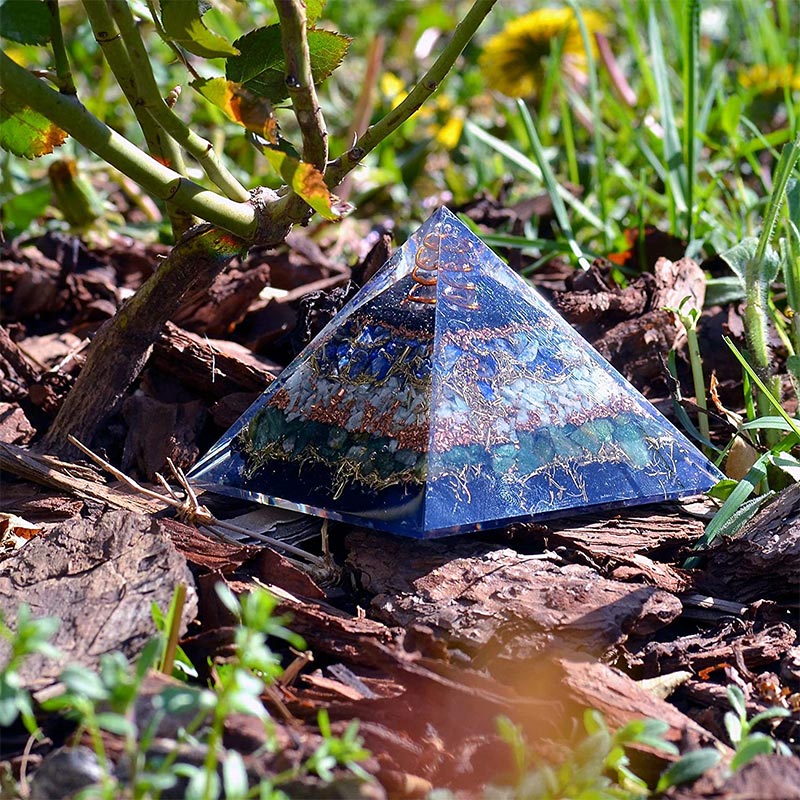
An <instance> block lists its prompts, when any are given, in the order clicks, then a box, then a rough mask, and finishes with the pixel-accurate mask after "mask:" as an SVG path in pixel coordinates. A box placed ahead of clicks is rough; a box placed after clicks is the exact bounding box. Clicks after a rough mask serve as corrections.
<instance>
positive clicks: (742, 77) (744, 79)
mask: <svg viewBox="0 0 800 800" xmlns="http://www.w3.org/2000/svg"><path fill="white" fill-rule="evenodd" d="M739 83H740V84H741V85H742V86H744V88H745V89H755V90H756V91H757V92H759V93H760V94H775V93H778V92H780V93H783V90H784V88H785V87H788V88H789V89H790V90H791V91H797V90H798V89H800V72H798V71H797V70H796V69H795V68H794V67H793V66H791V65H790V64H785V65H784V66H782V67H768V66H767V65H766V64H756V65H755V66H753V67H749V68H748V69H746V70H744V72H740V73H739Z"/></svg>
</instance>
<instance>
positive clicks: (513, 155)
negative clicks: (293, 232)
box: [0, 0, 800, 256]
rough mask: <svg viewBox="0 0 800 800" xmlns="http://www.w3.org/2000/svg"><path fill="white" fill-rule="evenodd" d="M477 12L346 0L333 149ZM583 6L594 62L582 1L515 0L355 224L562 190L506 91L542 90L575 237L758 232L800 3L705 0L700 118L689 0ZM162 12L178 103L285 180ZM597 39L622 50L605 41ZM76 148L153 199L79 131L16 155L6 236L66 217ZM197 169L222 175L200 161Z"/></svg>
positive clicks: (538, 105) (547, 151) (403, 220)
mask: <svg viewBox="0 0 800 800" xmlns="http://www.w3.org/2000/svg"><path fill="white" fill-rule="evenodd" d="M133 6H134V10H135V12H136V14H137V16H140V17H141V18H142V19H145V20H146V19H147V17H148V16H149V13H148V10H147V6H146V4H145V3H144V2H139V0H135V2H134V3H133ZM468 7H469V3H468V2H465V1H464V2H462V0H439V1H438V2H432V1H431V0H393V1H392V2H391V3H385V2H379V0H372V1H368V0H359V2H352V0H329V2H328V3H327V5H326V7H325V9H324V11H323V16H322V18H321V19H320V20H319V22H318V26H319V27H323V28H326V27H327V28H330V29H332V30H337V31H339V32H341V33H343V34H346V35H349V36H351V37H352V38H353V41H352V44H351V47H350V51H349V53H348V55H347V57H346V59H345V61H344V64H343V65H342V67H341V68H340V69H338V70H337V71H336V72H335V73H334V74H333V75H332V77H331V78H330V79H328V81H327V82H326V83H325V86H324V87H323V89H322V91H321V101H322V104H323V109H324V112H325V117H326V120H327V124H328V129H329V132H330V134H331V154H332V157H335V156H336V155H337V154H339V153H341V152H343V151H344V150H345V149H347V147H348V146H349V145H350V144H351V143H352V140H353V135H354V132H355V131H354V128H357V129H359V130H363V129H364V127H365V126H366V125H367V124H368V123H369V122H370V121H374V120H377V119H378V118H380V117H381V116H382V115H384V114H385V113H386V112H387V111H389V110H390V109H391V108H392V106H393V105H396V104H397V103H398V102H400V100H401V99H402V97H403V96H404V93H405V92H407V91H408V90H409V89H410V88H411V87H412V86H413V84H414V81H415V80H416V79H417V78H418V77H419V76H420V75H421V74H422V73H423V72H424V70H425V69H426V68H427V67H429V66H430V64H431V63H432V62H433V60H434V59H435V57H436V54H437V52H438V49H439V48H440V46H441V38H442V37H446V36H447V35H448V34H449V32H450V31H452V29H453V27H454V26H455V24H456V23H457V21H458V19H459V18H460V16H461V15H463V14H464V13H465V11H466V9H467V8H468ZM575 8H576V9H579V14H580V17H581V20H582V22H583V25H584V27H585V29H586V30H585V32H586V34H587V35H588V39H587V41H592V46H591V52H590V53H589V54H588V58H587V54H586V52H585V50H584V48H583V47H582V40H581V36H580V30H579V26H578V23H577V21H576V17H575V13H574V11H573V7H572V6H571V5H570V4H553V5H550V4H548V5H547V6H542V5H538V4H536V5H535V4H533V3H531V2H524V1H523V0H513V1H512V0H505V1H504V2H502V3H498V5H497V6H496V7H495V9H494V10H493V12H492V13H491V14H490V16H489V18H488V20H487V23H486V24H485V25H484V27H483V29H482V30H480V31H479V34H478V36H477V37H476V39H475V40H474V41H473V42H472V43H470V45H469V46H468V48H467V50H466V51H465V53H464V54H463V56H462V57H461V59H460V60H459V62H458V64H457V68H456V69H455V70H454V71H453V72H452V73H451V74H450V75H449V77H448V79H447V80H446V81H445V82H444V84H443V85H442V87H441V88H440V89H439V91H438V92H437V94H436V95H435V96H434V97H433V99H432V101H431V102H430V103H429V104H427V105H426V106H425V107H423V108H422V109H421V110H420V111H419V112H418V113H417V114H416V115H415V116H414V117H413V118H412V119H411V120H409V121H408V122H407V123H406V124H405V125H404V126H403V128H402V129H401V130H400V132H399V133H398V134H397V135H395V136H394V137H392V138H390V139H389V140H387V141H386V142H384V143H383V144H382V145H381V146H379V147H378V148H377V150H376V151H375V152H374V153H372V154H371V155H370V156H369V157H368V158H367V159H366V162H365V164H364V165H363V166H362V167H360V168H359V169H358V170H357V171H356V172H355V173H354V174H353V175H352V176H351V177H350V178H348V180H347V181H346V182H345V184H344V185H343V186H342V187H340V194H342V195H343V196H345V198H346V199H348V200H350V202H352V203H353V204H354V205H355V207H356V210H355V213H354V219H356V220H358V219H362V220H372V221H375V220H376V217H377V218H379V219H380V218H386V219H391V220H392V221H393V223H394V224H395V226H396V234H397V238H398V240H400V241H402V239H404V238H405V234H406V233H407V232H408V231H409V230H411V229H413V227H415V226H416V225H417V224H418V222H419V221H420V220H421V219H423V218H424V217H425V216H427V214H428V213H429V210H430V209H432V208H433V207H435V206H437V205H439V204H441V203H448V204H450V205H451V206H456V207H457V206H460V205H462V204H465V203H467V202H469V201H471V200H473V199H474V198H475V197H477V196H479V195H481V194H482V193H486V194H487V195H490V196H492V197H500V198H501V199H502V201H503V202H504V203H507V204H509V205H512V204H514V203H515V202H518V201H520V200H523V199H525V198H530V197H532V196H536V195H538V194H541V193H542V192H544V191H545V184H544V181H543V179H542V177H541V175H540V172H541V170H539V169H537V168H536V166H535V165H534V166H533V168H532V166H531V162H537V159H536V158H535V154H534V153H533V152H532V151H531V144H530V142H529V137H528V135H527V134H526V129H525V124H524V120H523V118H522V117H521V115H520V113H519V109H518V108H517V106H516V105H515V104H514V102H513V101H512V100H511V99H510V98H509V97H508V96H506V95H505V94H503V93H501V91H498V90H503V91H505V92H507V93H508V94H515V93H516V94H522V95H523V96H524V97H525V100H526V104H527V108H528V109H529V111H530V113H531V115H532V118H533V120H534V121H535V125H536V130H537V131H538V136H539V139H540V144H541V148H542V154H543V156H544V159H545V160H546V162H547V165H548V166H549V167H550V168H551V169H552V172H553V174H554V176H555V178H556V180H557V181H558V183H559V184H560V185H562V186H565V187H569V192H568V194H571V195H572V196H574V197H575V198H578V200H579V204H578V205H575V204H574V203H570V205H571V208H570V212H569V217H570V225H571V228H572V230H571V231H569V233H570V234H571V235H572V236H574V238H575V240H576V241H577V242H578V243H579V244H580V247H581V248H583V249H584V250H585V251H586V252H588V253H602V254H608V253H610V252H613V251H617V250H625V249H627V248H628V247H629V243H630V234H628V236H627V237H626V231H636V230H640V229H642V228H643V227H644V226H646V225H654V226H657V227H659V228H661V229H662V230H665V231H669V232H671V233H673V234H674V235H676V236H678V237H682V238H686V237H687V235H688V234H691V238H692V240H693V241H692V242H690V243H689V250H690V252H696V253H703V254H705V255H713V254H714V253H719V252H722V251H724V250H725V249H727V248H729V247H731V246H732V245H733V244H735V243H736V242H738V241H740V240H741V239H742V238H744V237H745V236H747V235H753V234H757V233H758V229H759V225H760V218H761V215H762V213H763V210H764V203H765V198H766V197H767V196H768V194H769V191H770V188H771V184H770V180H771V179H770V176H771V171H772V167H773V166H774V162H775V160H776V158H777V155H778V152H779V150H780V147H781V146H782V145H783V144H784V143H786V142H788V141H789V140H790V139H791V138H792V137H793V135H795V133H796V130H797V119H798V101H799V99H800V67H798V64H799V63H800V35H798V33H799V32H800V4H798V3H797V2H795V0H773V1H772V2H768V3H755V2H752V0H726V1H725V2H719V3H712V2H705V3H702V5H701V7H700V15H699V24H700V48H699V53H698V54H697V58H698V68H699V84H698V87H699V91H698V97H697V104H696V105H697V107H696V109H695V110H694V111H691V110H690V109H688V108H687V107H686V103H685V82H684V79H685V67H686V66H687V65H686V63H685V59H686V57H687V56H686V51H685V48H684V47H683V46H682V42H683V41H684V39H685V31H684V29H683V26H685V25H687V24H689V23H688V21H687V19H686V15H685V13H684V9H685V3H684V2H683V0H615V2H612V3H608V2H591V0H582V2H581V3H580V4H579V6H578V5H576V6H575ZM0 13H1V12H0ZM62 18H63V24H64V28H65V31H66V39H67V49H68V53H69V57H70V59H71V62H72V66H73V72H74V74H75V77H76V81H77V82H78V90H79V96H80V97H81V99H82V101H83V102H84V103H85V105H86V106H87V107H88V108H89V109H90V110H91V111H92V112H93V113H94V114H96V115H97V116H98V117H99V118H100V119H102V120H104V121H105V122H107V123H108V124H109V125H111V126H112V127H114V128H115V129H117V130H118V131H120V132H121V133H123V134H124V135H125V136H127V137H129V138H130V139H131V140H133V141H134V142H136V143H137V144H143V142H142V138H141V133H140V131H139V130H138V127H137V125H136V122H135V120H134V119H133V117H132V114H131V113H130V110H129V108H128V107H127V104H126V103H125V101H124V98H122V97H121V95H120V93H119V90H118V87H117V85H116V83H115V82H114V80H113V78H112V76H111V74H110V71H109V69H108V66H107V65H106V63H105V61H104V60H103V58H102V56H101V54H100V52H99V48H98V46H97V45H96V43H95V42H94V40H93V38H92V34H91V30H90V28H89V25H88V22H87V21H86V19H85V16H84V13H83V9H82V7H81V5H80V4H79V3H77V2H66V3H63V8H62ZM203 19H204V22H205V23H206V24H207V26H208V27H209V28H211V29H212V30H213V31H215V32H217V33H219V34H221V35H222V36H224V37H225V38H226V39H228V40H229V41H234V40H235V39H236V38H238V37H239V36H241V35H243V34H244V33H246V32H247V31H248V30H251V29H252V28H253V27H256V26H260V25H266V24H270V23H272V22H275V21H276V19H277V18H276V14H275V10H274V7H273V6H272V3H271V2H268V0H261V2H248V3H243V2H238V0H213V4H212V8H211V10H210V11H209V12H208V13H207V14H206V15H205V16H204V18H203ZM143 25H144V33H145V38H146V41H147V42H148V45H149V47H150V48H151V50H150V52H151V55H152V56H153V59H152V60H153V64H154V69H155V72H156V78H157V80H158V82H159V85H160V86H161V87H162V89H163V92H164V94H165V95H166V94H167V93H168V92H169V91H170V90H171V89H172V88H173V87H175V86H182V87H183V89H182V94H181V96H180V97H179V99H178V101H177V105H176V111H177V112H178V113H179V114H180V116H182V117H183V118H184V119H185V120H187V121H189V122H190V124H191V126H192V127H193V128H194V129H196V130H197V131H198V132H199V133H200V134H201V135H203V136H205V137H207V138H209V139H210V140H211V141H212V142H213V143H214V145H215V146H216V148H217V149H218V151H220V152H223V153H224V154H225V158H226V159H227V163H228V165H229V167H230V168H231V169H232V171H233V172H234V173H235V174H236V176H237V177H238V178H239V180H241V181H242V183H243V184H244V185H245V186H247V187H252V186H256V185H259V184H264V185H268V186H274V187H277V186H278V185H279V184H280V179H279V177H278V176H277V175H276V174H275V173H274V172H272V170H271V168H270V167H269V165H268V164H267V162H266V160H265V159H264V157H263V156H262V155H261V154H260V153H259V152H258V151H257V150H256V148H254V147H253V146H252V145H251V144H250V143H249V142H248V140H247V138H246V136H245V133H244V131H243V130H242V129H241V128H239V127H237V126H236V125H234V124H232V123H231V122H229V121H228V120H227V119H226V118H225V117H224V115H223V114H222V112H221V111H220V110H219V109H217V108H216V107H214V106H213V105H212V104H210V103H208V102H206V101H205V100H204V99H203V98H202V97H200V96H199V95H198V94H197V93H196V92H194V91H193V90H192V89H191V88H190V87H189V86H188V82H189V80H191V78H192V75H191V74H190V73H189V71H188V70H187V69H186V67H185V66H184V65H183V64H181V63H179V62H178V61H177V60H176V59H175V57H174V54H173V53H172V51H170V50H169V49H168V48H167V46H166V45H165V44H164V43H163V42H162V41H161V40H160V39H159V38H158V36H157V35H155V33H154V31H153V30H152V25H151V24H150V23H147V22H144V23H143ZM595 32H597V33H600V34H601V36H602V37H603V41H604V42H605V45H606V46H605V47H601V48H600V50H598V47H597V45H596V44H595V43H594V41H593V39H594V37H593V34H594V33H595ZM5 44H6V45H7V46H8V47H7V52H8V53H9V55H11V57H12V58H14V59H15V60H16V61H18V62H19V63H22V64H24V65H26V66H29V67H39V68H42V69H45V68H47V67H48V66H49V51H48V49H47V48H44V47H34V46H22V45H16V44H15V43H13V42H5ZM601 44H602V42H601ZM659 48H660V49H661V53H662V54H663V57H662V58H661V59H660V58H659V52H658V51H659ZM190 59H191V56H190ZM195 66H196V69H197V71H198V72H199V73H200V74H201V75H202V76H203V77H215V76H218V75H222V74H223V70H224V61H222V60H221V59H218V60H203V59H197V60H196V63H195ZM514 70H517V72H518V73H519V75H520V76H521V77H520V78H519V79H518V80H516V86H517V88H518V91H516V92H515V90H514V87H515V81H514V80H512V79H511V77H509V79H508V80H503V79H502V76H503V75H508V76H512V73H513V72H514ZM512 77H513V76H512ZM689 113H692V114H694V115H695V119H694V124H695V129H696V141H697V142H699V143H700V144H699V148H698V155H699V158H698V159H697V166H696V168H695V170H694V174H693V175H691V176H690V175H687V174H686V164H685V158H684V159H683V160H681V159H678V162H679V163H678V162H676V161H675V156H676V153H675V152H672V151H670V150H669V148H668V147H667V146H666V144H665V143H668V141H669V140H670V137H672V142H673V144H674V142H675V141H677V142H678V143H679V144H680V136H681V131H682V130H683V129H684V127H685V124H686V121H687V115H688V114H689ZM277 116H278V119H279V122H280V123H281V126H282V133H283V135H284V136H285V137H286V138H287V139H289V140H290V141H291V140H292V139H293V138H295V131H294V130H293V129H292V125H291V122H292V120H291V115H290V114H289V113H282V112H281V110H280V108H279V109H278V110H277ZM675 137H677V138H675ZM498 142H500V143H502V144H505V145H506V147H502V146H499V145H498ZM679 149H680V148H679ZM683 155H684V157H685V152H684V154H683ZM64 156H71V157H73V158H76V159H78V161H79V164H80V172H81V174H82V175H84V176H88V178H89V179H90V180H91V182H92V183H93V184H94V186H95V187H96V188H97V190H98V191H99V193H100V197H101V198H103V197H104V198H105V200H106V201H108V199H109V196H110V195H111V194H113V192H114V191H116V189H115V188H113V187H115V185H116V184H117V183H120V182H121V184H122V186H123V187H124V191H125V193H126V194H128V195H129V199H130V200H131V201H132V202H133V203H139V204H143V205H142V207H143V208H144V209H145V210H146V208H147V204H146V203H144V201H141V199H137V196H136V195H137V190H136V189H135V187H133V186H132V185H131V184H130V182H128V181H120V176H119V175H114V174H109V172H108V171H109V168H108V167H107V166H105V165H102V164H99V163H93V162H92V160H91V158H90V157H88V156H87V154H86V153H85V152H82V151H81V148H80V147H79V146H76V145H75V143H74V142H72V141H71V140H68V142H67V144H66V145H65V146H64V147H62V148H60V149H59V150H57V151H56V152H55V153H54V154H53V155H52V156H48V157H45V158H43V159H39V160H37V161H32V162H29V161H25V160H24V159H20V158H17V157H14V156H11V155H9V154H8V153H6V152H3V153H2V154H1V155H0V159H2V184H1V185H0V201H2V204H3V207H4V210H3V217H2V219H3V226H4V234H5V236H6V237H7V238H8V237H13V236H17V235H20V234H22V233H30V232H34V231H35V230H36V229H37V228H39V226H40V225H41V224H43V222H44V221H45V220H47V219H48V218H51V219H50V221H49V222H48V223H47V224H53V221H52V217H57V216H58V213H57V212H56V211H54V210H53V195H52V192H51V188H50V185H49V181H48V173H47V170H48V166H49V164H50V162H51V161H53V160H54V159H57V158H63V157H64ZM190 177H192V178H193V179H195V180H198V181H200V182H203V181H204V179H203V176H202V172H201V171H200V170H199V169H197V168H194V167H192V166H191V165H190ZM688 181H691V182H692V189H693V192H692V195H693V203H694V205H695V213H694V218H693V223H692V225H691V227H690V228H689V227H688V226H687V222H686V221H685V220H686V201H687V198H686V191H687V182H688ZM566 199H567V200H569V199H570V198H566ZM106 208H107V210H111V209H109V207H108V205H107V206H106ZM155 218H157V215H156V214H150V220H151V221H150V222H148V220H147V214H145V222H144V224H143V226H142V228H141V229H140V233H141V234H142V235H144V234H145V233H146V232H147V231H148V230H151V231H152V230H155V227H156V226H155V225H154V223H153V222H152V220H153V219H155ZM113 219H114V218H113V217H112V221H113ZM563 233H564V231H563V230H559V226H558V224H557V223H553V221H552V219H551V218H550V217H548V218H547V219H545V220H542V221H540V220H539V219H538V218H537V217H536V216H534V218H533V219H532V220H531V222H530V223H529V224H528V225H527V226H526V228H525V231H524V236H525V238H526V240H528V241H529V242H530V243H531V247H529V248H528V250H529V252H530V254H531V255H533V256H537V255H541V254H544V255H547V253H548V252H549V251H550V249H549V248H548V246H542V242H543V241H544V242H548V241H550V242H554V244H553V246H552V250H553V251H554V252H557V251H558V250H559V249H561V250H563V246H562V245H558V244H556V242H557V241H558V240H559V238H561V235H562V234H563ZM554 240H555V241H554Z"/></svg>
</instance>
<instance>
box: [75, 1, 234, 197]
mask: <svg viewBox="0 0 800 800" xmlns="http://www.w3.org/2000/svg"><path fill="white" fill-rule="evenodd" d="M94 1H95V0H85V3H84V5H85V6H86V5H91V4H92V2H94ZM108 8H109V10H110V11H111V15H112V17H113V18H114V21H115V22H116V23H117V26H118V27H119V32H120V35H121V36H122V39H123V41H124V42H125V47H126V48H127V50H128V56H129V57H130V60H131V64H132V65H133V76H134V80H135V82H136V91H137V93H138V95H139V97H138V99H137V102H138V103H139V104H140V105H142V106H143V107H144V109H145V110H146V111H147V112H148V113H150V114H151V115H152V117H153V119H154V120H155V121H156V122H157V123H158V125H160V126H161V127H162V128H163V129H164V130H165V131H166V132H167V133H168V134H169V135H170V136H171V137H172V138H173V139H174V140H175V141H176V142H177V143H178V144H179V145H181V147H184V148H185V149H186V151H187V152H189V153H191V154H192V155H193V156H194V157H195V158H196V159H197V161H198V162H199V163H200V166H202V167H203V169H204V170H205V173H206V175H208V177H209V178H210V179H211V180H212V181H213V182H214V184H215V185H217V186H218V187H219V188H220V189H221V190H222V191H223V192H224V193H225V195H226V196H227V197H229V198H230V199H231V200H238V201H239V202H242V203H243V202H245V201H246V200H247V199H248V196H249V195H248V192H247V189H245V188H244V186H242V185H241V184H240V183H239V181H237V180H236V178H235V177H234V176H233V175H232V174H231V172H230V171H229V170H228V168H227V167H226V166H225V165H224V164H223V163H222V162H221V161H220V159H219V158H218V156H217V154H216V152H215V151H214V148H213V147H212V145H211V142H208V141H206V140H205V139H203V138H202V137H201V136H198V135H197V134H196V133H195V132H194V131H193V130H192V129H191V128H189V126H188V125H186V124H185V123H184V122H183V120H182V119H181V118H180V117H179V116H178V115H177V114H175V113H174V112H173V111H172V109H171V108H170V107H169V106H168V105H167V103H166V101H165V100H164V98H163V97H162V96H161V92H160V91H159V88H158V84H157V83H156V79H155V76H154V75H153V70H152V68H151V67H150V57H149V56H148V54H147V50H146V49H145V46H144V42H143V41H142V36H141V34H140V33H139V29H138V27H137V26H136V20H135V19H134V18H133V13H132V12H131V9H130V6H129V5H128V2H127V0H108Z"/></svg>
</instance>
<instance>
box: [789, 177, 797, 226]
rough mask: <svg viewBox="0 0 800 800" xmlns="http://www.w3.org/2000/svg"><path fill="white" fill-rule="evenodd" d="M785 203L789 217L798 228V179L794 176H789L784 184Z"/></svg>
mask: <svg viewBox="0 0 800 800" xmlns="http://www.w3.org/2000/svg"><path fill="white" fill-rule="evenodd" d="M786 203H787V205H788V206H789V219H790V220H791V221H792V222H793V223H794V224H795V225H796V226H797V227H798V228H800V181H799V180H797V179H796V178H791V179H790V180H789V182H788V183H787V184H786Z"/></svg>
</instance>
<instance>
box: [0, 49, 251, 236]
mask: <svg viewBox="0 0 800 800" xmlns="http://www.w3.org/2000/svg"><path fill="white" fill-rule="evenodd" d="M0 87H2V88H3V89H4V90H5V91H6V92H8V94H9V96H11V97H14V98H17V99H18V100H19V101H21V102H24V103H26V104H27V105H29V106H30V107H31V108H33V109H34V110H35V111H38V112H39V113H40V114H42V115H44V116H45V117H47V118H48V119H49V120H51V121H52V122H54V123H55V124H56V125H58V126H59V127H60V128H63V130H65V131H66V132H67V133H68V134H70V136H72V137H73V138H74V139H75V140H76V141H77V142H79V143H80V144H82V145H83V146H84V147H85V148H86V149H87V150H91V151H92V152H93V153H94V154H95V155H97V156H98V157H99V158H101V159H103V160H104V161H107V162H108V163H109V164H111V165H112V166H114V167H116V168H117V169H118V170H119V171H120V172H123V173H124V174H125V175H128V176H129V177H130V178H132V179H133V180H134V181H136V183H138V184H139V185H140V186H142V187H143V188H144V189H145V190H146V191H148V192H150V193H151V194H152V195H154V196H155V197H158V198H160V199H162V200H165V201H169V200H173V201H174V202H175V204H176V205H179V206H180V207H181V208H184V209H186V210H187V211H189V212H191V213H192V214H196V215H197V216H199V217H202V218H203V219H206V220H208V221H209V222H212V223H214V224H215V225H219V226H220V227H221V228H224V229H225V230H227V231H230V232H231V233H233V234H235V235H237V236H240V237H241V238H242V239H245V240H249V241H252V240H253V237H254V236H255V233H256V227H257V225H256V212H255V209H254V208H253V206H252V205H250V203H236V202H234V201H232V200H229V199H227V198H226V197H221V196H220V195H219V194H217V193H216V192H213V191H210V190H208V189H204V188H203V187H202V186H200V185H198V184H196V183H194V182H193V181H190V180H189V179H188V178H184V177H183V176H181V175H179V174H178V173H177V172H175V171H174V170H172V169H170V168H169V167H165V166H164V165H163V164H160V163H159V162H158V161H156V160H155V159H154V158H151V157H150V156H148V155H147V154H146V153H143V152H142V151H141V150H140V149H139V148H138V147H136V145H134V144H131V142H129V141H128V140H127V139H126V138H125V137H124V136H120V135H119V134H118V133H117V132H116V131H113V130H112V129H111V128H109V127H108V126H107V125H105V124H103V123H102V122H100V120H99V119H97V117H95V116H94V115H93V114H91V113H90V112H89V111H87V109H86V108H85V107H84V106H83V105H82V104H81V103H80V102H79V101H78V100H77V99H76V98H74V97H68V96H66V95H63V94H59V93H58V92H56V91H55V90H53V89H51V88H50V87H49V86H47V84H46V83H45V82H44V81H42V80H40V79H39V78H36V77H35V76H34V75H32V74H31V73H30V72H28V70H26V69H25V68H24V67H21V66H20V65H19V64H17V63H16V62H15V61H13V60H12V59H11V58H9V56H7V55H6V54H5V53H3V52H1V51H0Z"/></svg>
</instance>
